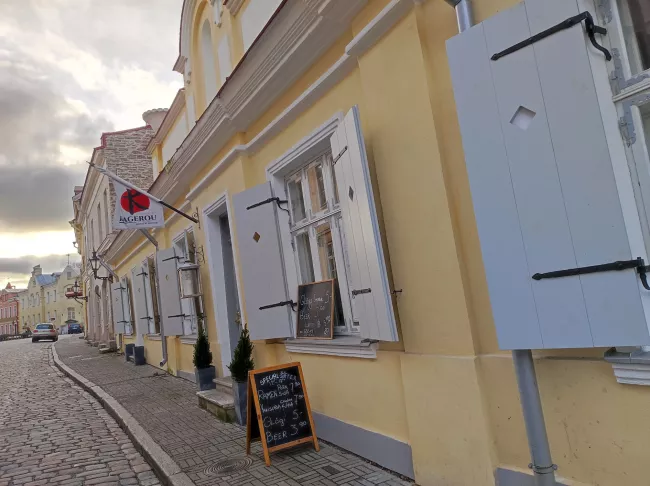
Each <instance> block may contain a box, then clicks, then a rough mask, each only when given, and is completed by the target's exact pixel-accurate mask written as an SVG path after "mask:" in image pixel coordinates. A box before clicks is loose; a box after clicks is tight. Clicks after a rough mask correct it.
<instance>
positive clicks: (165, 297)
mask: <svg viewBox="0 0 650 486" xmlns="http://www.w3.org/2000/svg"><path fill="white" fill-rule="evenodd" d="M156 266H157V270H158V286H159V288H160V302H159V303H158V305H159V306H160V314H161V320H162V324H163V330H164V333H165V336H182V335H183V310H182V308H181V294H180V289H179V287H178V257H177V256H176V250H175V249H174V248H167V249H165V250H160V251H158V252H157V255H156Z"/></svg>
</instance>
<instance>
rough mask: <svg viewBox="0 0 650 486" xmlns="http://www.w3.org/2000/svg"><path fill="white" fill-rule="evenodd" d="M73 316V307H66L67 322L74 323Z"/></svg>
mask: <svg viewBox="0 0 650 486" xmlns="http://www.w3.org/2000/svg"><path fill="white" fill-rule="evenodd" d="M75 319H76V318H75V315H74V307H68V320H69V321H74V320H75Z"/></svg>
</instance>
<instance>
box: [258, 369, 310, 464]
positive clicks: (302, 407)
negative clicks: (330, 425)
mask: <svg viewBox="0 0 650 486" xmlns="http://www.w3.org/2000/svg"><path fill="white" fill-rule="evenodd" d="M248 382H249V385H248V414H247V419H246V421H247V423H246V426H247V427H246V453H247V454H249V453H250V444H251V442H252V441H255V440H261V441H262V447H263V449H264V459H265V461H266V465H267V466H270V465H271V460H270V458H269V454H270V453H271V452H274V451H278V450H282V449H286V448H287V447H292V446H294V445H298V444H304V443H307V442H313V443H314V447H315V449H316V450H319V447H318V440H317V439H316V432H315V429H314V421H313V419H312V416H311V409H310V407H309V398H308V397H307V390H306V388H305V385H304V378H303V376H302V368H301V367H300V363H288V364H284V365H279V366H272V367H270V368H263V369H259V370H254V371H251V372H250V373H249V374H248Z"/></svg>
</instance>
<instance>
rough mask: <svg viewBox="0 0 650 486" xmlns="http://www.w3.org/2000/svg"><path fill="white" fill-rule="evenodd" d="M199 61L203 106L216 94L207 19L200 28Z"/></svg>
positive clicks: (213, 62) (210, 38) (215, 70)
mask: <svg viewBox="0 0 650 486" xmlns="http://www.w3.org/2000/svg"><path fill="white" fill-rule="evenodd" d="M201 63H202V69H203V89H204V93H205V106H206V108H207V106H208V105H209V104H210V102H211V101H212V99H213V98H214V97H215V95H216V94H217V88H218V86H217V69H216V64H215V60H214V52H213V50H212V33H211V31H210V22H208V21H207V20H206V21H205V22H204V23H203V27H202V28H201Z"/></svg>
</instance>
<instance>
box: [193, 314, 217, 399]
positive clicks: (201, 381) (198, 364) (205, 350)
mask: <svg viewBox="0 0 650 486" xmlns="http://www.w3.org/2000/svg"><path fill="white" fill-rule="evenodd" d="M194 376H195V377H196V384H197V385H199V390H201V391H203V390H210V389H212V388H216V385H215V383H214V381H213V380H214V379H215V377H216V374H215V370H214V366H212V352H211V351H210V342H209V341H208V335H207V334H206V332H205V329H203V326H199V335H198V337H197V339H196V343H195V344H194Z"/></svg>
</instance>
